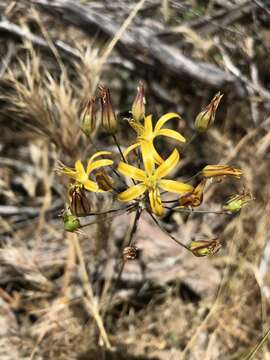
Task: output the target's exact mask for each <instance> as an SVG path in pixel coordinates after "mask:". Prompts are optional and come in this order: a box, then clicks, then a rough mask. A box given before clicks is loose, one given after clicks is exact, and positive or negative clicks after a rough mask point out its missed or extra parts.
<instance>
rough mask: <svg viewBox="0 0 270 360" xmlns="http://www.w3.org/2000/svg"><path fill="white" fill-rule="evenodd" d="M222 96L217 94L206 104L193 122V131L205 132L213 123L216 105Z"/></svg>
mask: <svg viewBox="0 0 270 360" xmlns="http://www.w3.org/2000/svg"><path fill="white" fill-rule="evenodd" d="M222 96H223V94H221V93H220V92H218V93H217V94H216V95H215V96H214V97H213V99H212V100H211V102H210V104H208V105H207V106H206V107H205V108H204V109H203V110H202V111H201V112H200V113H199V114H198V115H197V117H196V120H195V129H196V130H197V131H199V132H205V131H207V130H208V129H209V127H210V126H211V125H212V124H213V122H214V121H215V116H216V111H217V107H218V104H219V102H220V100H221V98H222Z"/></svg>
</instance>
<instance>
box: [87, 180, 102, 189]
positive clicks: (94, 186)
mask: <svg viewBox="0 0 270 360" xmlns="http://www.w3.org/2000/svg"><path fill="white" fill-rule="evenodd" d="M83 186H84V187H85V189H86V190H88V191H93V192H103V190H101V189H99V187H98V185H97V184H96V183H95V182H94V181H92V180H86V181H84V182H83Z"/></svg>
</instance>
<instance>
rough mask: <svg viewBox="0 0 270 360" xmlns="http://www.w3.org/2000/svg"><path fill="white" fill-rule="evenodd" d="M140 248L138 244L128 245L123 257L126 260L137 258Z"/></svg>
mask: <svg viewBox="0 0 270 360" xmlns="http://www.w3.org/2000/svg"><path fill="white" fill-rule="evenodd" d="M137 251H138V249H137V248H136V246H127V247H125V248H124V250H123V258H124V260H125V261H126V260H135V259H136V257H137Z"/></svg>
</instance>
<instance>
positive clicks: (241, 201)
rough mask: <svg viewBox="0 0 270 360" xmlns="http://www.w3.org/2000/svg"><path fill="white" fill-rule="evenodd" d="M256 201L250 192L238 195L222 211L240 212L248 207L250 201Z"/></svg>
mask: <svg viewBox="0 0 270 360" xmlns="http://www.w3.org/2000/svg"><path fill="white" fill-rule="evenodd" d="M252 200H254V198H253V197H252V195H251V193H250V192H244V193H242V194H237V195H234V196H232V197H231V198H230V199H229V200H228V201H227V202H226V204H224V205H223V206H222V210H224V211H228V212H230V213H237V212H239V211H240V210H241V209H242V207H244V206H245V205H247V204H248V203H249V202H250V201H252Z"/></svg>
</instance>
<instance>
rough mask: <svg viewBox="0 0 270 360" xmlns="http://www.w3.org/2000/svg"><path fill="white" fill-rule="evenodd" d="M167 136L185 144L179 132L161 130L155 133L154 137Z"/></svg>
mask: <svg viewBox="0 0 270 360" xmlns="http://www.w3.org/2000/svg"><path fill="white" fill-rule="evenodd" d="M160 135H163V136H168V137H170V138H173V139H175V140H178V141H180V142H186V139H185V138H184V136H182V135H181V134H180V133H179V132H177V131H174V130H171V129H161V130H159V131H158V132H157V134H156V136H160Z"/></svg>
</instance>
